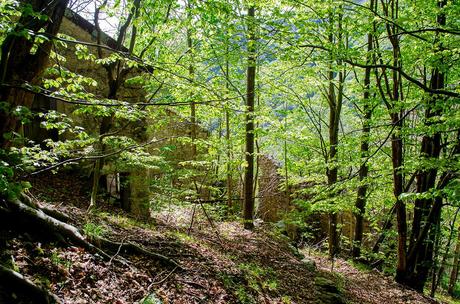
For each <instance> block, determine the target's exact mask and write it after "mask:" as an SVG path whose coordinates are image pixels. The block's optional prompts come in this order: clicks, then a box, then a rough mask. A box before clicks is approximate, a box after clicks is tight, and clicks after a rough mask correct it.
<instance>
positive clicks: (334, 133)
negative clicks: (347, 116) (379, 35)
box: [326, 13, 345, 259]
mask: <svg viewBox="0 0 460 304" xmlns="http://www.w3.org/2000/svg"><path fill="white" fill-rule="evenodd" d="M330 16H331V20H330V22H331V29H330V33H329V43H331V44H333V43H335V42H336V41H335V39H334V34H333V31H335V30H337V31H338V38H337V43H338V45H339V46H340V47H342V44H343V41H342V14H341V13H340V14H339V17H338V26H337V29H335V28H334V18H333V14H332V13H330ZM334 61H335V58H334V57H333V54H332V53H331V54H330V62H329V72H328V76H327V77H328V79H327V80H328V84H329V87H328V103H329V153H328V166H327V169H326V175H327V184H328V186H329V187H330V189H331V191H332V193H331V195H332V196H335V195H337V193H336V192H335V189H334V187H335V184H336V183H337V178H338V162H337V151H338V150H337V147H338V144H339V124H340V115H341V112H342V101H343V82H344V75H345V73H344V68H343V67H342V66H341V64H342V62H341V61H340V60H337V65H338V66H339V68H340V70H339V72H338V78H339V79H338V85H337V91H336V88H335V85H336V84H335V83H334V82H335V81H334V80H335V72H334V68H333V62H334ZM337 220H338V214H337V212H336V211H332V212H330V213H329V239H328V241H329V244H328V245H329V256H330V257H331V258H332V259H333V258H334V257H335V256H336V255H337V254H338V252H339V250H340V235H339V231H338V229H337V224H338V223H337Z"/></svg>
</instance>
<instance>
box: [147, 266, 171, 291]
mask: <svg viewBox="0 0 460 304" xmlns="http://www.w3.org/2000/svg"><path fill="white" fill-rule="evenodd" d="M177 268H178V266H176V267H174V268H173V270H171V271H170V272H169V273H168V274H167V275H166V276H165V277H164V278H163V279H161V280H160V281H157V282H152V283H150V285H149V286H148V287H147V290H150V288H152V286H153V285H159V284H161V283H163V282H164V281H166V280H167V279H168V278H169V277H170V276H171V275H172V274H173V273H174V271H176V269H177Z"/></svg>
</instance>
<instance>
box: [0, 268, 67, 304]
mask: <svg viewBox="0 0 460 304" xmlns="http://www.w3.org/2000/svg"><path fill="white" fill-rule="evenodd" d="M0 286H2V287H6V288H7V290H10V291H11V292H12V293H15V294H17V295H27V297H28V298H30V299H31V300H32V301H33V303H37V304H50V303H62V302H61V300H59V298H58V297H56V296H55V295H54V294H52V293H50V292H49V291H47V290H45V289H42V288H40V287H38V286H37V285H35V284H34V283H33V282H31V281H30V280H28V279H26V278H25V277H24V276H22V275H21V274H20V273H18V272H16V271H14V270H11V269H8V268H5V267H3V266H1V265H0Z"/></svg>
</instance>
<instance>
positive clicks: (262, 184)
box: [258, 155, 370, 249]
mask: <svg viewBox="0 0 460 304" xmlns="http://www.w3.org/2000/svg"><path fill="white" fill-rule="evenodd" d="M280 167H281V166H280V164H278V163H277V161H276V160H274V159H272V158H270V157H268V156H266V155H263V156H260V157H259V169H260V176H259V193H258V196H259V207H258V216H259V217H260V218H261V219H263V220H264V221H268V222H277V221H279V220H281V219H283V216H284V215H285V214H286V212H288V211H291V210H294V209H295V208H296V207H295V206H294V205H293V204H292V203H290V200H292V199H295V198H296V197H295V196H296V195H295V194H294V195H291V197H288V195H287V193H286V192H285V191H284V189H283V183H284V177H283V176H282V175H280V174H279V173H278V170H279V169H280ZM309 186H311V185H309V184H304V185H299V186H297V187H296V188H297V190H299V189H301V188H306V187H309ZM295 190H296V189H291V192H295ZM297 198H300V199H304V200H308V199H309V198H308V197H297ZM305 222H306V223H307V225H308V231H309V233H310V234H312V237H311V239H310V242H312V243H315V244H316V243H319V242H321V241H324V240H326V238H327V235H328V227H329V224H328V223H329V216H328V214H326V213H315V214H312V215H310V216H308V218H306V219H305ZM338 223H339V224H340V232H341V236H342V237H343V238H344V240H347V241H351V240H352V239H353V235H354V227H355V217H354V215H353V213H352V212H351V211H343V212H341V213H340V214H339V216H338ZM285 230H286V233H287V234H288V235H289V237H290V238H291V239H293V240H298V239H299V237H300V236H299V234H300V233H301V231H300V230H299V227H296V226H295V225H293V224H291V223H286V226H285ZM369 231H370V227H369V222H368V221H365V222H364V233H368V232H369ZM364 244H365V245H366V244H367V243H366V239H365V240H364ZM367 245H369V244H367ZM343 246H344V248H347V247H349V249H351V243H348V242H345V243H343Z"/></svg>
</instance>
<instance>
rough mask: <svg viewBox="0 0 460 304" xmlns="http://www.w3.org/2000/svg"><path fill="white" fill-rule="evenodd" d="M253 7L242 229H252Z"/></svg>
mask: <svg viewBox="0 0 460 304" xmlns="http://www.w3.org/2000/svg"><path fill="white" fill-rule="evenodd" d="M254 19H255V7H254V5H252V6H250V7H249V9H248V69H247V84H246V167H245V170H244V210H243V220H244V228H245V229H252V228H253V227H254V223H253V217H254V188H253V187H254V186H253V184H254V100H255V82H256V45H255V44H256V38H255V20H254Z"/></svg>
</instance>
